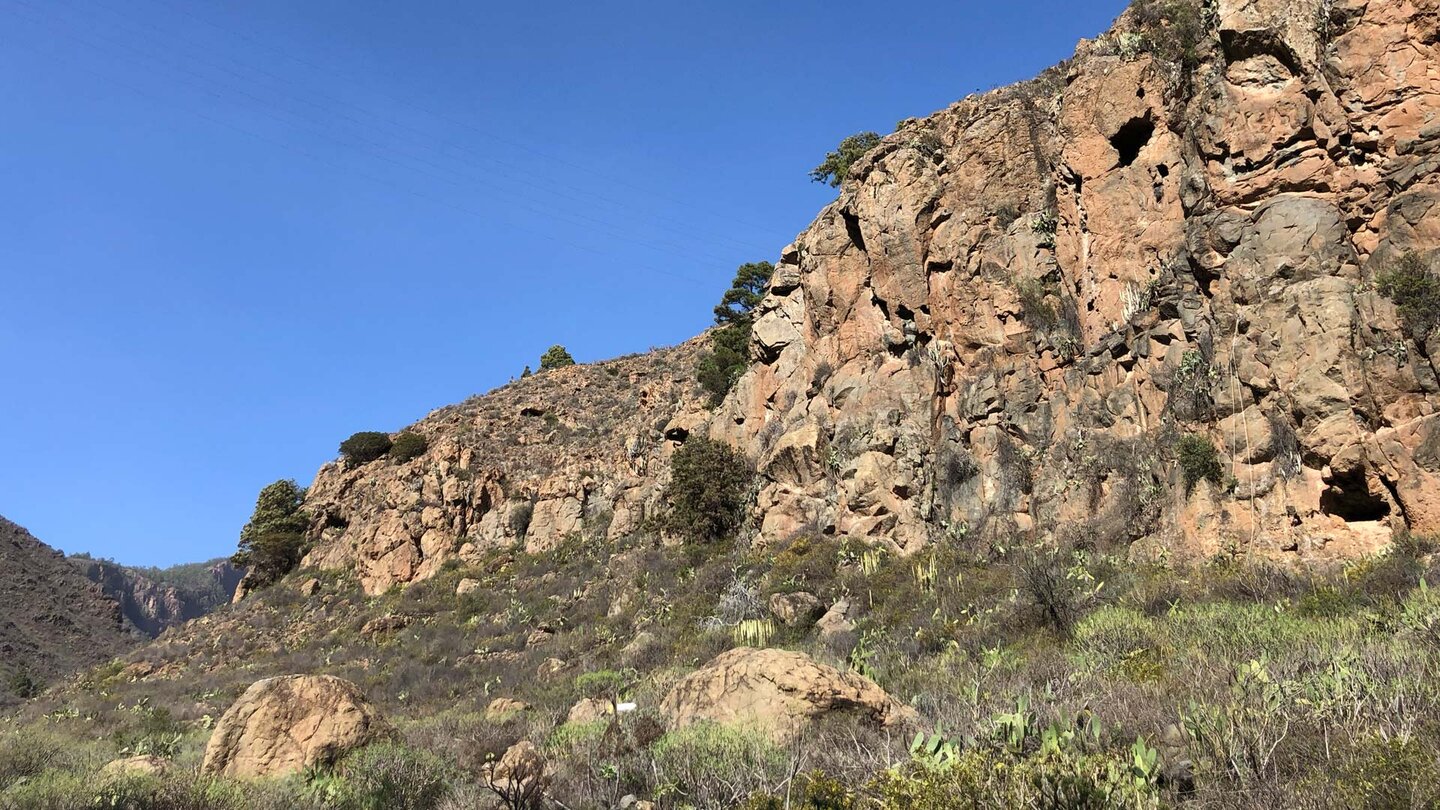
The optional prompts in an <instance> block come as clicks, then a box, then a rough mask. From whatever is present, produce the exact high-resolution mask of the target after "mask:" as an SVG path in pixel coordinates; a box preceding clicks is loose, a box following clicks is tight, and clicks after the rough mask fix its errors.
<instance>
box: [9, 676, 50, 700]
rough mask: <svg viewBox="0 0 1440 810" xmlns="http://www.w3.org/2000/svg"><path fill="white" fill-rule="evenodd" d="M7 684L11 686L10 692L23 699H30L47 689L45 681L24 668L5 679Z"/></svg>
mask: <svg viewBox="0 0 1440 810" xmlns="http://www.w3.org/2000/svg"><path fill="white" fill-rule="evenodd" d="M5 686H6V687H7V688H9V690H10V694H12V695H14V696H15V697H18V698H20V699H21V700H29V699H30V698H33V697H35V696H36V695H39V694H40V692H41V691H43V690H44V689H45V684H44V683H42V682H41V681H40V680H39V679H38V678H36V677H35V676H33V675H31V674H30V673H29V672H26V671H24V670H20V671H19V672H13V673H11V674H10V677H8V678H6V679H5Z"/></svg>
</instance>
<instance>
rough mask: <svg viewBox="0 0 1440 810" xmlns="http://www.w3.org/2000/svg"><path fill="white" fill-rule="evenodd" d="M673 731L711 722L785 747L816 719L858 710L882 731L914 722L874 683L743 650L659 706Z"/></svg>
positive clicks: (787, 656) (801, 658)
mask: <svg viewBox="0 0 1440 810" xmlns="http://www.w3.org/2000/svg"><path fill="white" fill-rule="evenodd" d="M660 711H661V713H662V714H664V715H665V719H666V721H667V722H668V724H669V725H670V727H671V728H682V727H684V726H688V725H690V724H692V723H697V722H703V721H709V722H714V723H720V724H723V725H728V726H735V727H740V728H748V729H751V730H754V731H758V732H760V733H763V734H765V735H766V736H768V737H770V738H771V739H772V740H774V741H776V742H779V743H783V742H785V741H788V740H789V739H791V738H792V737H793V736H794V735H795V734H796V733H797V732H799V731H800V730H801V729H802V728H803V727H804V726H805V724H807V723H808V722H809V721H811V720H814V719H817V718H819V717H821V716H822V715H825V714H829V713H831V712H855V713H857V714H860V715H861V716H863V717H865V718H866V719H868V720H870V721H871V722H874V723H876V724H877V725H881V726H894V725H899V724H903V723H905V722H908V721H910V720H912V719H913V718H914V717H915V710H914V709H911V708H909V707H908V706H905V705H903V704H901V703H899V702H898V701H896V700H895V699H894V698H892V697H890V695H888V694H886V692H885V690H883V689H881V688H880V687H879V686H877V685H876V684H875V682H874V681H872V680H870V679H869V678H866V677H864V676H862V675H858V674H856V673H854V672H841V671H840V670H838V669H836V668H834V667H832V666H827V665H825V664H821V663H819V662H818V661H815V660H813V659H811V658H810V657H809V656H807V655H804V654H802V653H798V652H791V651H789V650H770V649H755V648H751V647H740V648H736V649H733V650H730V651H728V652H724V653H721V654H720V655H718V656H716V657H715V659H714V660H712V661H711V662H710V663H708V664H706V665H705V666H703V667H701V668H700V669H698V670H696V671H695V672H692V673H691V674H689V675H687V676H686V677H685V678H683V679H681V680H680V682H679V683H677V684H675V686H674V687H672V688H671V689H670V691H669V693H667V694H666V695H665V699H664V700H662V701H661V702H660Z"/></svg>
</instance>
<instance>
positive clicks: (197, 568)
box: [70, 554, 244, 638]
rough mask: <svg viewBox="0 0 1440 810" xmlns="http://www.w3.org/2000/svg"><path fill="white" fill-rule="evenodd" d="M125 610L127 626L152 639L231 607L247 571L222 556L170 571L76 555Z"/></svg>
mask: <svg viewBox="0 0 1440 810" xmlns="http://www.w3.org/2000/svg"><path fill="white" fill-rule="evenodd" d="M70 562H71V563H73V564H74V565H75V566H76V567H77V568H78V569H79V570H80V572H81V573H83V574H84V575H85V576H86V578H88V579H89V580H90V581H91V582H95V583H97V584H99V585H100V586H101V588H103V589H104V591H105V595H106V596H108V597H110V598H111V599H113V600H114V601H115V602H116V603H118V604H119V606H120V611H121V614H122V615H123V617H124V620H125V624H126V626H127V627H131V628H134V629H135V630H138V631H140V632H141V633H144V634H145V635H147V636H150V637H151V638H154V637H155V636H158V635H159V634H160V633H162V632H164V631H165V629H166V628H169V627H173V626H174V625H177V624H180V623H182V622H186V621H189V620H191V619H194V618H197V617H199V616H204V615H205V614H206V613H209V612H210V611H212V610H214V609H215V608H217V607H219V606H221V605H227V604H229V603H230V600H231V598H233V597H234V595H235V586H236V585H238V584H239V582H240V577H241V576H243V574H244V572H243V571H241V570H240V569H238V568H236V567H235V566H233V565H231V564H230V561H229V560H228V559H224V558H220V559H214V560H209V561H207V562H198V563H185V564H182V565H175V566H171V567H169V568H154V567H137V566H127V565H121V564H119V563H117V562H115V561H113V560H105V559H95V558H93V557H91V556H90V555H88V554H75V555H72V556H71V557H70Z"/></svg>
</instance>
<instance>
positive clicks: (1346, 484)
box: [1320, 470, 1390, 523]
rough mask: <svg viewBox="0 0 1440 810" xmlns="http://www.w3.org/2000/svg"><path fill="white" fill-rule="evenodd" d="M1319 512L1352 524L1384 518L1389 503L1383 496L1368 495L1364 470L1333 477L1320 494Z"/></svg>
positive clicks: (1388, 511) (1387, 512)
mask: <svg viewBox="0 0 1440 810" xmlns="http://www.w3.org/2000/svg"><path fill="white" fill-rule="evenodd" d="M1320 511H1321V512H1323V513H1325V514H1327V515H1334V516H1335V517H1338V518H1340V519H1341V520H1343V521H1345V522H1346V523H1354V522H1356V521H1361V520H1380V519H1382V518H1384V517H1386V516H1387V515H1389V514H1390V503H1389V501H1387V500H1386V499H1385V498H1384V497H1383V496H1380V495H1372V494H1371V493H1370V488H1369V487H1368V486H1366V484H1365V471H1364V470H1354V471H1352V472H1347V473H1344V474H1341V475H1337V476H1335V478H1333V479H1332V480H1331V481H1330V486H1328V487H1326V488H1325V491H1324V492H1322V493H1320Z"/></svg>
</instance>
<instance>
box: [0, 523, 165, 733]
mask: <svg viewBox="0 0 1440 810" xmlns="http://www.w3.org/2000/svg"><path fill="white" fill-rule="evenodd" d="M0 572H4V576H3V577H0V678H4V680H0V705H3V704H5V703H7V702H10V701H12V700H14V699H16V698H21V697H28V696H29V695H28V694H26V693H28V692H30V691H31V690H33V689H35V688H38V686H40V685H42V684H44V683H46V682H48V681H50V680H51V679H53V678H55V677H57V676H60V675H64V674H66V673H68V672H70V671H73V670H77V669H80V668H81V667H86V666H92V665H94V664H97V663H99V662H101V661H104V660H106V659H108V658H110V657H112V656H114V655H117V654H119V653H120V652H121V651H123V650H125V649H126V648H128V647H130V646H134V644H135V643H136V642H137V641H138V640H139V639H138V637H135V636H132V635H131V634H129V633H127V632H126V630H125V627H124V625H123V623H122V621H121V618H120V610H119V608H118V606H117V605H116V604H115V603H114V602H112V601H110V600H109V599H107V598H106V597H105V595H104V594H103V593H102V592H101V590H100V587H99V586H98V585H95V584H94V583H92V582H90V581H89V580H87V579H86V578H85V577H84V576H82V575H81V573H80V572H79V571H77V570H75V568H74V566H72V565H70V564H69V563H68V562H66V560H65V556H64V555H63V554H61V553H60V552H58V551H56V550H55V549H52V548H50V547H49V546H47V545H45V544H44V543H42V542H40V541H39V540H37V539H35V537H34V535H32V534H30V533H29V532H28V531H26V530H25V529H24V528H22V527H20V526H17V525H15V524H14V523H11V522H10V521H8V520H5V519H4V518H0ZM17 692H20V693H21V694H16V693H17Z"/></svg>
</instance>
